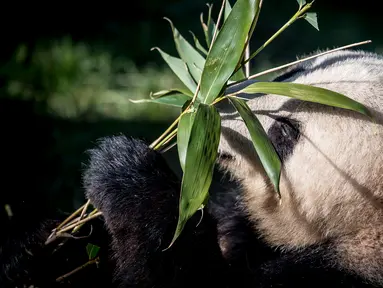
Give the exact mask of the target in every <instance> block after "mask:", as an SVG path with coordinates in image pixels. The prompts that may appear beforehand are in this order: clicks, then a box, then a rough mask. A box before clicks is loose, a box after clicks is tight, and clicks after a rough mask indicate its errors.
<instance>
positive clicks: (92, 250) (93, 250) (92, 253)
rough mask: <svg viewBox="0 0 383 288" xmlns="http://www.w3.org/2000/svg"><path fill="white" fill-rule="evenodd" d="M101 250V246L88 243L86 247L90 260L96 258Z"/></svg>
mask: <svg viewBox="0 0 383 288" xmlns="http://www.w3.org/2000/svg"><path fill="white" fill-rule="evenodd" d="M99 250H100V247H99V246H97V245H94V244H90V243H88V244H87V245H86V253H87V254H88V257H89V260H92V259H94V258H96V257H97V254H98V251H99Z"/></svg>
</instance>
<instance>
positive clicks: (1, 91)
mask: <svg viewBox="0 0 383 288" xmlns="http://www.w3.org/2000/svg"><path fill="white" fill-rule="evenodd" d="M205 3H206V2H205V0H161V1H159V0H143V1H135V2H126V1H125V2H121V3H120V4H117V3H103V4H102V5H100V6H97V5H96V4H92V6H93V7H88V9H87V10H85V8H80V7H75V6H71V5H66V6H61V7H60V8H59V9H58V8H57V7H56V6H54V5H53V6H46V5H44V6H43V5H42V4H39V3H29V4H25V6H23V8H24V9H22V10H21V9H17V5H20V3H18V2H6V3H4V6H3V9H4V10H3V11H8V12H9V13H4V15H3V17H2V18H1V19H0V27H1V31H2V41H1V42H2V46H1V51H2V53H1V54H0V84H1V85H0V122H1V123H2V127H3V130H2V143H1V144H0V153H2V155H5V156H4V157H3V159H2V160H3V161H2V164H3V166H4V167H8V168H9V169H7V172H6V173H5V174H4V173H3V175H2V178H3V180H4V181H5V183H10V185H11V184H12V183H14V182H15V181H17V180H18V179H19V178H22V179H23V182H24V183H17V185H14V188H13V189H12V190H6V191H5V192H4V193H5V194H4V195H6V194H7V193H9V194H11V193H12V195H13V196H14V197H6V196H4V197H3V198H4V200H1V201H0V202H1V203H3V202H7V203H8V202H12V201H16V200H20V199H22V197H24V196H25V195H26V194H27V193H34V194H33V195H35V196H34V197H37V198H38V197H41V198H46V199H48V201H50V203H51V205H52V206H55V207H59V208H62V209H64V210H66V211H71V210H73V209H74V208H75V207H76V206H78V205H79V204H82V202H83V191H82V189H81V170H82V163H83V162H86V159H87V156H86V154H84V151H85V150H86V149H89V148H91V147H92V146H93V145H94V141H95V140H96V139H97V138H99V137H101V136H105V135H110V134H116V133H120V132H121V133H125V134H128V135H132V136H136V137H144V138H146V139H148V141H152V140H154V139H155V138H156V137H157V136H158V135H159V134H160V133H161V132H162V131H163V130H164V129H165V128H166V127H167V125H168V123H169V122H170V121H171V120H173V119H174V117H175V116H176V115H177V114H178V112H179V111H178V110H177V109H176V108H170V107H165V106H160V105H156V104H133V103H131V102H129V101H128V99H143V98H148V97H149V94H150V92H156V91H159V90H163V89H169V88H173V87H181V86H182V83H180V81H179V80H178V79H177V78H176V77H175V76H174V75H173V74H172V72H171V71H170V70H169V69H168V68H167V67H166V65H164V63H163V61H162V59H161V57H160V55H159V54H158V53H156V52H151V51H150V48H152V47H153V46H158V47H160V48H161V49H163V50H164V51H166V52H167V53H169V54H171V55H175V47H174V46H173V40H172V33H171V30H170V27H169V24H168V23H167V22H166V21H165V20H163V17H165V16H166V17H168V18H170V19H171V20H172V21H173V23H174V25H175V26H176V27H177V29H178V30H179V31H180V32H181V33H182V34H183V35H184V36H185V37H186V38H187V39H188V40H189V41H190V42H192V41H193V38H192V36H191V34H189V33H188V31H189V30H192V31H193V32H194V33H195V34H196V35H197V36H198V37H199V38H200V39H202V37H203V31H202V30H201V28H200V22H199V16H200V13H201V12H204V15H205V17H206V15H207V7H206V5H205ZM211 3H213V4H214V7H213V14H214V15H216V14H217V10H218V9H219V6H220V1H211ZM23 5H24V4H23ZM296 5H297V2H296V1H295V0H284V1H281V0H265V1H264V7H263V9H262V12H261V15H260V18H259V22H258V25H257V29H256V31H255V32H254V39H253V41H252V43H251V46H252V48H253V49H255V48H258V46H259V45H261V44H262V43H263V42H264V41H265V40H267V39H268V38H269V37H270V36H271V35H272V34H273V33H274V32H275V31H276V30H277V29H279V28H280V27H281V26H282V25H283V24H284V23H285V22H286V21H287V20H288V19H289V18H290V17H291V15H292V14H293V13H294V12H295V11H296V8H297V6H296ZM378 5H379V2H378V1H370V2H369V3H368V5H367V4H366V5H362V4H360V2H359V1H358V2H357V1H356V0H352V1H347V3H345V2H344V1H341V0H318V1H316V3H315V5H314V8H313V11H316V12H318V21H319V28H320V32H317V31H315V30H314V29H312V27H310V25H307V23H305V21H299V22H298V23H296V24H294V25H293V26H292V27H290V28H289V29H288V30H287V31H286V32H284V33H283V34H282V35H281V36H280V37H278V39H276V40H275V42H273V43H272V44H271V45H270V46H269V47H267V48H266V49H265V51H264V52H262V53H261V54H260V55H259V57H257V58H256V59H255V60H253V61H252V62H251V65H252V71H253V72H256V71H260V70H263V69H266V68H271V67H273V66H275V65H279V64H283V63H286V62H289V61H292V60H295V56H296V55H299V54H305V53H310V52H312V51H313V50H316V49H318V48H321V49H323V48H333V47H335V46H341V45H346V44H350V43H353V42H359V41H362V40H367V39H371V40H373V44H371V45H368V46H365V47H361V48H363V49H367V50H370V51H377V52H382V51H383V38H382V37H381V35H380V28H381V24H382V20H381V17H380V15H378V14H377V13H378V11H380V10H379V9H378ZM8 155H9V156H8ZM167 157H170V163H171V164H172V165H174V167H177V164H176V161H175V160H174V159H176V157H174V156H173V155H172V154H171V153H170V154H169V155H167ZM17 195H19V196H20V197H17Z"/></svg>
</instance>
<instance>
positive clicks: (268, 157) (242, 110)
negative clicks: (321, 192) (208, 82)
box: [229, 97, 281, 197]
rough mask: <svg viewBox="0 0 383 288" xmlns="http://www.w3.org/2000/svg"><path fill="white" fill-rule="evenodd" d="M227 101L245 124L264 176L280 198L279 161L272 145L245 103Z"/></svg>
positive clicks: (236, 99) (239, 100)
mask: <svg viewBox="0 0 383 288" xmlns="http://www.w3.org/2000/svg"><path fill="white" fill-rule="evenodd" d="M229 100H230V102H231V103H232V104H233V106H234V107H235V109H236V110H237V111H238V113H239V115H241V117H242V119H243V121H244V122H245V125H246V127H247V129H248V130H249V133H250V136H251V140H252V141H253V145H254V148H255V151H256V152H257V154H258V157H259V159H260V161H261V163H262V166H263V168H264V169H265V171H266V174H267V175H268V177H269V178H270V180H271V182H272V183H273V185H274V188H275V190H276V192H277V193H278V195H279V197H280V192H279V180H280V175H281V161H280V159H279V156H278V154H277V152H276V151H275V149H274V146H273V144H271V142H270V140H269V138H268V136H267V133H266V132H265V130H264V129H263V127H262V124H261V123H260V122H259V120H258V118H257V117H256V116H255V115H254V114H253V112H252V111H251V109H250V108H249V106H248V105H247V104H246V102H245V101H243V100H241V99H238V98H236V97H229Z"/></svg>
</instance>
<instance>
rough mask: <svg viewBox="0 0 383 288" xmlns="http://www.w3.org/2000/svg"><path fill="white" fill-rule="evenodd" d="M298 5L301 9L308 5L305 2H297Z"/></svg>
mask: <svg viewBox="0 0 383 288" xmlns="http://www.w3.org/2000/svg"><path fill="white" fill-rule="evenodd" d="M297 2H298V4H299V9H300V8H302V7H303V6H304V5H306V1H305V0H297Z"/></svg>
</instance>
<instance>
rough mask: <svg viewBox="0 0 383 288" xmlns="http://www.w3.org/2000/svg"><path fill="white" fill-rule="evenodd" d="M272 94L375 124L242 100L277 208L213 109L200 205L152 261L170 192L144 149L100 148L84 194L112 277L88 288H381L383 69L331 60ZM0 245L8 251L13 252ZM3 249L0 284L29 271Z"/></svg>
mask: <svg viewBox="0 0 383 288" xmlns="http://www.w3.org/2000/svg"><path fill="white" fill-rule="evenodd" d="M274 81H286V82H295V83H303V84H310V85H314V86H318V87H324V88H327V89H331V90H334V91H337V92H340V93H344V94H345V95H347V96H349V97H350V98H352V99H355V100H357V101H359V102H361V103H363V104H364V105H366V106H367V107H368V109H369V110H370V111H371V112H372V114H373V116H374V119H375V122H372V121H371V120H369V119H368V118H367V117H365V116H363V115H360V114H358V113H356V112H351V111H347V110H344V109H338V108H332V107H328V106H325V105H320V104H315V103H309V102H303V101H298V100H294V99H291V98H288V97H282V96H277V95H242V96H243V97H248V98H249V100H248V105H249V106H250V107H251V109H252V110H253V111H254V113H255V114H256V115H257V116H258V118H259V120H260V121H261V123H262V125H263V127H264V128H265V130H266V131H267V133H268V136H269V137H270V139H271V141H272V143H273V145H274V147H275V149H276V151H277V152H278V154H279V157H280V158H281V160H282V163H283V170H282V175H281V183H280V190H281V195H282V202H281V203H279V199H278V198H277V195H276V194H275V192H274V191H273V187H272V185H271V183H270V181H269V180H268V178H267V177H266V175H265V172H264V170H263V168H262V166H261V165H260V162H259V159H258V157H257V155H256V154H255V152H254V148H253V146H252V142H251V140H250V137H249V134H248V132H247V129H246V127H245V125H244V123H243V122H242V121H241V119H240V118H239V116H238V114H237V113H236V112H235V111H234V110H233V108H232V107H231V106H230V105H228V103H225V102H222V103H220V104H219V105H218V106H217V108H218V109H219V111H220V113H221V116H222V134H221V141H220V145H219V157H218V160H217V165H216V169H215V173H214V179H213V183H212V187H211V191H210V198H209V202H208V205H207V207H206V208H205V209H204V213H203V217H201V214H200V213H196V215H194V216H193V217H192V218H191V219H190V221H189V222H188V223H187V225H186V227H185V230H184V231H183V233H182V235H181V236H180V238H179V239H178V240H177V241H176V242H175V244H174V245H173V246H172V247H171V248H170V249H168V250H165V251H164V249H165V248H166V247H167V246H168V245H169V243H170V241H171V239H172V236H173V233H174V231H175V227H176V224H177V217H178V200H179V191H180V186H181V183H180V179H179V178H178V177H177V176H176V175H175V173H174V172H173V171H172V170H171V169H170V168H169V167H168V165H167V163H166V161H165V160H164V158H163V157H162V156H161V155H160V154H159V153H158V152H156V151H154V150H152V149H150V148H149V146H148V145H147V143H145V142H144V141H142V140H138V139H134V138H130V137H125V136H122V135H119V136H112V137H106V138H103V139H100V140H99V142H98V144H97V145H96V147H95V148H94V149H91V150H90V151H89V158H90V160H89V163H88V164H87V167H86V169H85V171H84V175H83V179H84V180H83V181H84V188H85V191H86V196H87V198H88V199H90V200H91V202H92V204H93V205H94V206H95V207H97V208H98V209H99V210H100V211H102V212H103V218H104V222H105V226H106V230H107V232H108V236H109V237H110V242H109V250H108V249H107V248H106V247H105V246H103V248H102V249H103V251H104V252H105V251H107V252H108V253H107V254H109V256H106V257H105V258H103V259H104V260H105V262H104V263H110V265H111V267H112V268H111V269H112V270H113V277H111V276H110V274H109V273H104V270H99V272H97V271H96V272H95V273H94V275H97V277H99V278H97V279H102V281H101V280H100V282H99V283H98V284H99V286H97V282H96V281H93V283H92V284H91V285H89V287H193V288H194V287H246V288H247V287H318V288H319V287H383V221H382V220H383V181H382V180H383V179H382V178H383V164H382V163H383V155H382V153H381V152H382V143H383V128H382V123H383V122H382V121H383V114H382V112H383V58H382V57H381V56H379V55H376V54H372V53H367V52H361V51H341V52H336V53H331V54H328V55H326V56H322V57H319V58H316V59H314V60H311V61H307V62H304V63H301V64H298V65H297V66H295V67H292V68H291V69H288V70H287V71H285V72H284V73H283V74H281V75H280V76H278V77H277V78H276V79H275V80H274ZM246 84H248V83H245V85H246ZM242 85H243V84H242ZM240 86H241V84H240V85H239V86H236V87H231V88H230V89H240ZM259 96H262V97H259ZM38 227H39V233H41V227H40V226H38ZM47 229H48V228H47ZM28 239H30V238H28ZM39 239H40V238H39ZM36 241H41V239H40V240H35V242H36ZM75 241H77V240H75ZM6 243H8V246H12V247H13V248H14V246H15V244H14V243H15V242H12V239H8V241H7V242H6ZM9 243H11V244H9ZM19 245H20V244H19ZM23 245H24V246H23V248H25V249H27V248H28V247H29V246H28V245H29V244H28V245H27V244H26V243H23ZM7 249H8V247H7V246H6V245H5V246H4V245H3V246H2V248H1V250H0V260H1V261H0V264H1V265H2V267H7V270H6V271H5V272H4V270H3V271H0V283H7V282H6V280H4V279H9V275H11V274H12V273H11V272H12V271H19V270H21V269H23V270H25V269H28V268H26V267H25V265H24V264H23V265H24V266H22V268H21V266H20V265H21V264H20V263H21V262H20V261H18V262H14V261H13V260H12V259H13V258H12V255H8V254H9V253H5V251H7ZM19 250H20V249H19ZM17 251H18V250H17ZM34 255H35V257H37V256H38V255H41V254H34ZM103 259H102V260H103ZM108 259H109V260H108ZM44 261H45V262H44V263H48V264H49V262H46V261H48V260H44ZM39 263H40V262H39ZM101 263H103V262H101ZM35 266H36V265H35ZM46 266H49V265H46ZM107 271H109V270H107ZM43 272H44V271H43ZM42 274H43V275H45V276H46V278H49V277H48V276H49V273H42ZM12 275H18V273H13V274H12ZM87 279H92V278H87ZM2 280H3V282H2ZM86 283H87V282H86V281H85V284H83V285H81V286H74V285H68V286H64V287H88V286H87V285H86ZM105 283H107V284H105ZM112 283H113V285H112ZM56 284H57V283H56ZM56 284H55V285H56ZM71 284H73V282H72V283H71ZM55 285H53V284H52V283H50V284H47V285H45V286H44V285H40V286H38V287H56V286H55ZM1 287H15V286H9V285H8V286H7V285H6V284H4V285H3V286H1ZM57 287H62V286H57Z"/></svg>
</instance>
